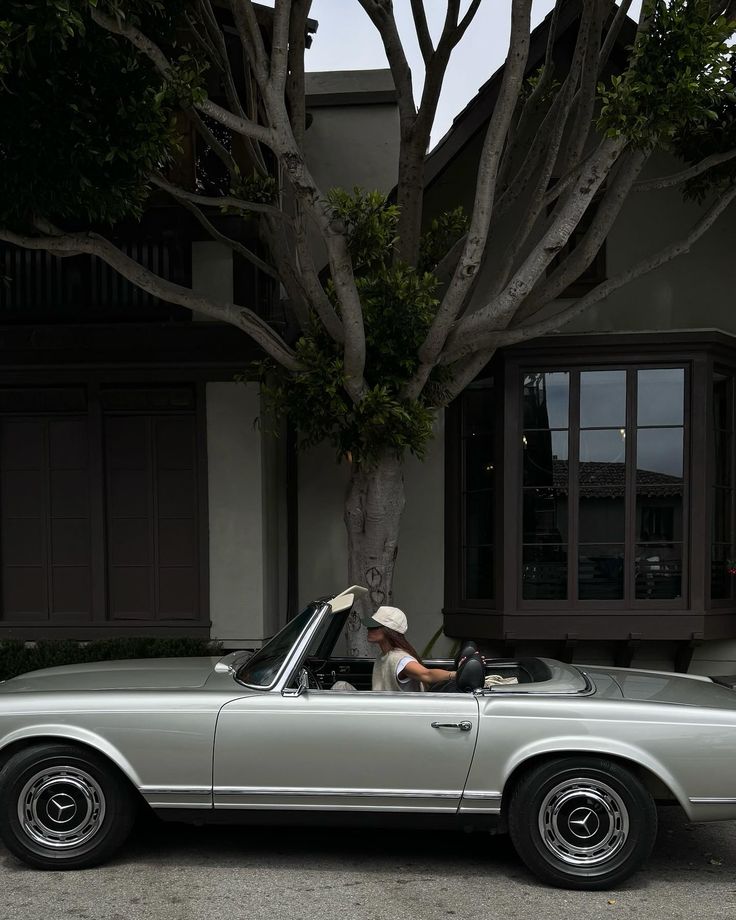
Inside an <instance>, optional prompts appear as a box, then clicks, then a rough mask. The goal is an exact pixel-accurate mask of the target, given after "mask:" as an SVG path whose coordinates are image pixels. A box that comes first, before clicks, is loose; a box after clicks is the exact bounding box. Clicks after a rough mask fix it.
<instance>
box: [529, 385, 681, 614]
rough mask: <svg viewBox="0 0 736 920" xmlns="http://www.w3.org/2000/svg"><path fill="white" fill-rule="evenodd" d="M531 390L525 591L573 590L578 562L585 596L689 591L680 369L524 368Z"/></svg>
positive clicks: (535, 594) (533, 595)
mask: <svg viewBox="0 0 736 920" xmlns="http://www.w3.org/2000/svg"><path fill="white" fill-rule="evenodd" d="M523 398H524V429H523V432H522V445H521V448H522V450H521V453H522V474H523V475H522V482H523V514H522V517H523V521H522V532H523V537H522V560H523V561H522V567H523V568H522V587H523V597H524V598H525V599H550V600H551V599H565V598H567V597H568V571H569V562H571V561H572V564H573V565H574V566H575V574H576V582H577V586H576V588H577V595H576V597H577V599H578V600H581V601H593V600H619V601H623V600H625V599H628V600H629V601H632V600H634V598H637V599H640V600H657V599H673V598H678V597H681V596H682V556H683V545H684V536H683V491H684V456H685V451H684V444H685V430H684V404H685V371H684V368H651V369H646V370H645V369H642V370H630V371H626V370H620V369H617V370H608V369H605V370H600V371H597V370H596V371H593V370H586V371H581V372H579V373H576V372H571V373H565V374H563V373H559V372H558V373H555V374H551V373H543V372H540V373H535V374H529V373H527V374H526V375H525V376H524V380H523ZM627 407H630V408H628V409H627ZM573 445H574V449H573ZM632 467H633V469H632ZM571 499H572V501H571ZM571 522H574V523H575V525H576V526H575V527H574V528H573V527H571ZM627 572H628V578H627ZM627 585H628V587H627Z"/></svg>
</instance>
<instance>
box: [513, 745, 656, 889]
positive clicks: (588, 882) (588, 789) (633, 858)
mask: <svg viewBox="0 0 736 920" xmlns="http://www.w3.org/2000/svg"><path fill="white" fill-rule="evenodd" d="M509 831H510V833H511V839H512V840H513V843H514V846H515V847H516V850H517V852H518V853H519V856H521V858H522V859H523V860H524V862H525V863H526V864H527V866H528V867H529V868H530V869H531V870H532V872H534V873H535V874H536V875H538V876H539V877H540V878H542V879H543V880H544V881H546V882H548V883H549V884H552V885H556V886H557V887H560V888H575V889H585V890H599V889H602V888H611V887H612V886H614V885H616V884H618V883H619V882H622V881H623V880H624V879H626V878H628V877H629V876H630V875H631V874H632V873H633V872H635V871H636V869H638V868H639V866H641V864H642V863H643V862H644V861H645V860H646V858H647V857H648V856H649V854H650V852H651V850H652V847H653V845H654V840H655V838H656V836H657V811H656V808H655V805H654V800H653V799H652V797H651V795H650V794H649V792H647V790H646V789H645V788H644V786H643V785H642V784H641V782H640V781H639V780H638V779H637V778H636V777H635V776H634V775H633V773H631V772H630V771H628V770H627V769H625V768H624V767H622V766H620V765H619V764H618V763H614V762H613V761H608V760H604V759H602V758H597V757H581V758H576V759H574V760H573V759H572V758H564V759H563V758H560V759H556V760H553V761H549V762H547V763H544V764H541V765H540V766H538V767H536V768H534V769H532V770H530V771H529V772H528V773H527V774H525V776H524V777H523V778H522V779H521V781H520V782H519V784H518V785H517V786H516V788H515V790H514V793H513V795H512V798H511V802H510V804H509Z"/></svg>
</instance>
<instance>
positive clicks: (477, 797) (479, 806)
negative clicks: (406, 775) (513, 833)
mask: <svg viewBox="0 0 736 920" xmlns="http://www.w3.org/2000/svg"><path fill="white" fill-rule="evenodd" d="M502 797H503V794H502V793H500V792H464V793H463V797H462V798H461V799H460V809H459V811H460V814H461V815H499V814H501V799H502Z"/></svg>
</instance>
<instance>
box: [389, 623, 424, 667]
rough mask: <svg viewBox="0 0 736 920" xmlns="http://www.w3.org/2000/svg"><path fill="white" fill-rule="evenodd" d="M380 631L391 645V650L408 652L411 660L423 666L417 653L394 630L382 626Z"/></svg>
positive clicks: (407, 641)
mask: <svg viewBox="0 0 736 920" xmlns="http://www.w3.org/2000/svg"><path fill="white" fill-rule="evenodd" d="M381 629H382V630H383V634H384V636H385V637H386V638H387V639H388V641H389V642H390V643H391V648H400V649H401V650H402V651H403V652H408V653H409V654H410V655H411V656H412V657H413V658H416V660H417V661H418V662H419V664H421V665H423V664H424V662H423V661H422V659H421V658H420V657H419V652H418V651H417V650H416V649H415V648H414V646H413V645H412V644H411V642H409V640H408V639H407V638H406V637H405V636H404V635H403V634H402V633H400V632H396V630H395V629H389V628H388V627H387V626H382V627H381Z"/></svg>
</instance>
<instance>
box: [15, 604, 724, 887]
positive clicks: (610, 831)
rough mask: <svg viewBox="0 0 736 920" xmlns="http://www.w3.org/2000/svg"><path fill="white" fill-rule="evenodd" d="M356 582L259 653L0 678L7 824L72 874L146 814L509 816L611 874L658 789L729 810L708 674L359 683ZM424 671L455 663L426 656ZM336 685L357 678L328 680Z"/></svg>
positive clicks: (18, 838) (649, 838) (544, 851)
mask: <svg viewBox="0 0 736 920" xmlns="http://www.w3.org/2000/svg"><path fill="white" fill-rule="evenodd" d="M363 590H364V589H361V588H358V587H353V588H349V589H347V591H345V592H343V593H342V594H339V595H337V596H336V597H333V598H331V599H327V600H320V601H316V602H314V603H312V604H310V605H309V606H308V607H307V608H306V609H305V610H304V611H303V612H302V613H301V614H299V615H298V616H297V617H295V618H294V619H293V620H291V621H290V622H289V623H288V624H287V625H286V626H285V627H284V629H282V630H281V632H279V633H278V634H277V635H276V636H274V637H273V639H271V640H270V641H269V642H268V643H267V644H266V645H264V646H263V648H261V649H260V650H259V651H257V652H255V654H253V653H250V652H234V653H232V654H229V655H226V656H225V657H224V658H221V659H219V660H218V659H216V658H205V659H160V660H155V659H154V660H142V661H118V662H101V663H99V664H84V665H75V666H68V667H61V668H49V669H47V670H43V671H36V672H33V673H30V674H25V675H22V676H20V677H15V678H13V679H12V680H8V681H5V682H4V683H3V684H2V685H1V686H0V764H2V771H1V772H0V835H1V836H2V839H3V841H4V843H5V845H6V846H7V848H8V849H9V850H10V851H11V852H12V853H14V854H15V855H16V856H17V857H19V858H20V859H21V860H23V861H25V862H26V863H28V864H29V865H31V866H34V867H37V868H42V869H80V868H84V867H88V866H93V865H96V864H99V863H100V862H102V861H103V860H105V859H107V858H109V857H110V856H111V855H112V854H113V853H114V852H115V851H116V850H118V848H119V847H120V846H121V845H122V844H123V842H124V840H125V838H126V836H127V834H128V832H129V831H130V829H131V826H132V824H133V822H134V820H135V817H136V814H137V813H138V811H139V807H138V806H139V805H143V807H148V808H151V809H153V810H154V811H155V812H156V813H157V814H159V815H160V816H161V817H162V818H164V819H169V820H177V821H192V822H238V823H267V822H269V821H274V820H278V821H280V823H284V822H293V823H295V824H296V823H300V822H304V821H307V822H318V823H327V822H332V823H351V822H356V823H357V822H360V821H361V820H366V819H367V818H371V819H372V820H373V821H374V822H375V821H376V820H379V821H386V822H393V823H396V822H406V823H407V824H414V825H417V824H424V823H426V824H429V825H441V826H450V827H455V828H458V829H460V828H472V829H477V830H491V831H494V832H498V831H502V832H505V831H508V832H509V833H510V835H511V839H512V841H513V843H514V845H515V847H516V849H517V851H518V853H519V854H520V856H521V858H522V859H523V860H524V862H525V863H526V864H527V865H528V867H529V868H530V869H531V870H532V871H533V872H535V873H536V874H537V875H538V876H539V877H541V878H542V879H543V880H544V881H546V882H548V883H550V884H553V885H558V886H561V887H567V888H579V889H599V888H610V887H612V886H613V885H615V884H617V883H619V882H621V881H622V880H623V879H625V878H626V877H627V876H629V875H630V874H631V873H632V872H634V871H635V869H637V868H638V867H639V866H640V865H641V864H642V863H643V862H644V860H645V859H646V858H647V856H648V854H649V852H650V850H651V848H652V846H653V844H654V839H655V835H656V828H657V811H656V808H655V804H656V803H660V802H671V803H674V804H679V805H680V806H681V807H682V809H684V811H685V813H686V814H687V816H688V818H689V819H690V820H692V821H718V820H723V819H733V818H736V769H735V768H734V767H735V765H736V693H734V692H733V690H731V689H729V688H727V687H725V686H720V685H719V684H717V683H715V682H714V681H713V680H711V679H710V678H705V677H693V676H681V675H673V674H668V673H658V672H644V671H633V670H626V669H619V668H602V667H579V666H578V667H573V666H571V665H567V664H563V663H561V662H559V661H554V660H550V659H543V658H519V659H513V660H511V659H493V660H484V659H482V658H481V657H480V656H479V655H477V654H472V653H471V654H469V655H466V656H464V659H465V660H464V661H463V662H461V663H460V666H459V667H458V669H457V678H456V681H454V682H453V683H450V684H448V685H446V686H444V687H441V688H439V689H438V690H437V691H435V692H421V693H419V692H418V693H407V692H404V693H374V692H371V691H370V690H368V689H365V690H364V689H362V687H364V686H366V687H367V686H370V682H369V675H370V667H371V662H369V661H355V660H351V659H344V658H336V657H334V656H333V649H334V648H335V646H336V643H337V640H338V638H339V636H340V633H341V632H342V630H343V627H344V625H345V620H346V618H347V616H348V615H349V613H350V610H351V607H352V605H353V603H354V599H355V597H356V596H357V595H359V594H360V593H361V592H362V591H363ZM435 665H436V666H438V667H441V666H453V665H452V663H451V662H444V661H437V662H435ZM338 679H341V680H342V679H347V680H349V681H350V682H351V683H352V684H353V685H354V686H355V687H356V689H355V691H348V692H333V691H332V690H331V689H330V688H331V687H332V685H333V684H334V683H335V681H336V680H338Z"/></svg>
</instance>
